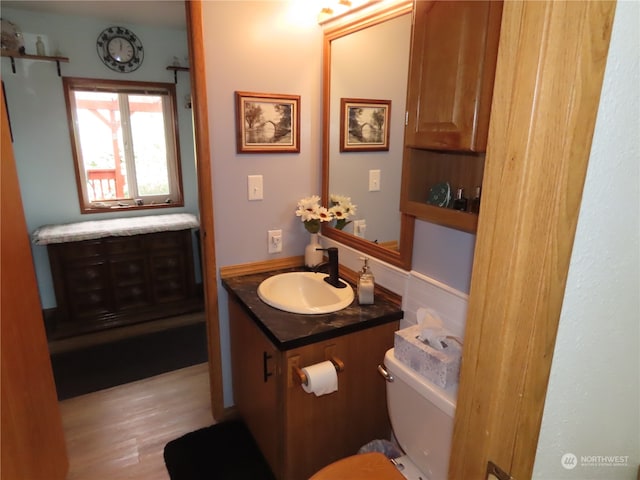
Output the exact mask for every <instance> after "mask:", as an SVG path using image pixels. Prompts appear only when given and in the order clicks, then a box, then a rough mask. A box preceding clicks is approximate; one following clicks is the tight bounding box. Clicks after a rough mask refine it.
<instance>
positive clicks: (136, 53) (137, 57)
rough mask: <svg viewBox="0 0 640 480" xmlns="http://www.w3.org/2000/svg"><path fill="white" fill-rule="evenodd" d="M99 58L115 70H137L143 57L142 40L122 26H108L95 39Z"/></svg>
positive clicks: (124, 71) (125, 71) (126, 71)
mask: <svg viewBox="0 0 640 480" xmlns="http://www.w3.org/2000/svg"><path fill="white" fill-rule="evenodd" d="M96 48H97V50H98V56H99V57H100V60H102V62H103V63H104V64H105V65H106V66H107V67H109V68H110V69H111V70H115V71H116V72H122V73H128V72H133V71H134V70H137V69H138V67H140V65H142V60H143V59H144V49H143V48H142V42H141V41H140V40H139V39H138V37H136V35H135V34H134V33H133V32H132V31H131V30H128V29H126V28H124V27H109V28H107V29H105V30H104V31H103V32H102V33H101V34H100V35H98V40H96Z"/></svg>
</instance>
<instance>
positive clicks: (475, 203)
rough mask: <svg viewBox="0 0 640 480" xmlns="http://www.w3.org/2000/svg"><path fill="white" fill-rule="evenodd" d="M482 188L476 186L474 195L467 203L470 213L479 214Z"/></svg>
mask: <svg viewBox="0 0 640 480" xmlns="http://www.w3.org/2000/svg"><path fill="white" fill-rule="evenodd" d="M481 191H482V187H480V186H479V185H478V186H476V194H475V196H474V197H473V198H472V199H471V201H470V202H469V211H470V212H471V213H480V195H481Z"/></svg>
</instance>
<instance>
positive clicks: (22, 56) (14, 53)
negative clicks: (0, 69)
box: [2, 50, 69, 77]
mask: <svg viewBox="0 0 640 480" xmlns="http://www.w3.org/2000/svg"><path fill="white" fill-rule="evenodd" d="M2 56H3V57H9V58H10V59H11V71H12V72H13V73H16V63H15V59H16V58H18V59H21V60H40V61H44V62H56V66H57V69H58V76H59V77H60V76H61V73H60V63H69V59H68V58H67V57H56V56H49V55H30V54H28V53H25V54H21V53H20V52H18V51H11V50H2Z"/></svg>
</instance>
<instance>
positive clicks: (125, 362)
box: [51, 322, 207, 400]
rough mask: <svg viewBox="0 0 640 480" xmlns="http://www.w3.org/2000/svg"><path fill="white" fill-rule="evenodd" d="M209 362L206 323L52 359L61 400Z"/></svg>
mask: <svg viewBox="0 0 640 480" xmlns="http://www.w3.org/2000/svg"><path fill="white" fill-rule="evenodd" d="M206 361H207V339H206V324H205V323H204V322H200V323H196V324H192V325H186V326H182V327H178V328H172V329H169V330H164V331H161V332H154V333H149V334H146V335H140V336H137V337H132V338H126V339H122V340H118V341H115V342H111V343H106V344H102V345H96V346H94V347H90V348H83V349H81V350H74V351H70V352H64V353H57V354H54V355H51V365H52V367H53V376H54V378H55V382H56V390H57V392H58V399H59V400H64V399H67V398H71V397H75V396H78V395H83V394H85V393H90V392H94V391H97V390H102V389H105V388H110V387H115V386H116V385H122V384H124V383H129V382H134V381H136V380H141V379H143V378H147V377H152V376H154V375H159V374H161V373H165V372H170V371H172V370H177V369H179V368H184V367H189V366H191V365H196V364H198V363H203V362H206Z"/></svg>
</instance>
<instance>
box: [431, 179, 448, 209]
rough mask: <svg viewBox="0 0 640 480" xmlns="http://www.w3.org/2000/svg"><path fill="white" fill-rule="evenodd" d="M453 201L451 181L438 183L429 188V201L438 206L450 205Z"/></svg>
mask: <svg viewBox="0 0 640 480" xmlns="http://www.w3.org/2000/svg"><path fill="white" fill-rule="evenodd" d="M450 201H451V185H449V182H440V183H436V184H435V185H433V186H432V187H431V188H430V189H429V196H428V197H427V203H428V204H429V205H435V206H436V207H448V206H449V202H450Z"/></svg>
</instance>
